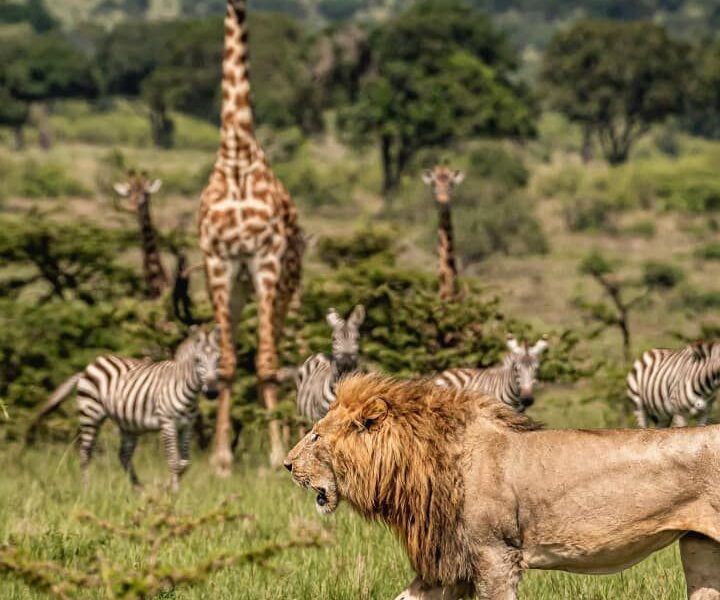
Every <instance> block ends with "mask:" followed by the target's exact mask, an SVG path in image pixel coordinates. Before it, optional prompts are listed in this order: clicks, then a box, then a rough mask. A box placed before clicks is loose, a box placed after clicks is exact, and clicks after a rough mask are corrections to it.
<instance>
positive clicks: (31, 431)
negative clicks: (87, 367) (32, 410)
mask: <svg viewBox="0 0 720 600" xmlns="http://www.w3.org/2000/svg"><path fill="white" fill-rule="evenodd" d="M81 376H82V372H80V373H75V375H72V376H70V377H69V378H68V379H66V380H65V381H64V382H63V383H61V384H60V386H59V387H58V388H57V389H56V390H55V391H54V392H53V393H52V395H51V396H50V398H48V401H47V402H46V403H45V404H43V406H42V408H41V409H40V411H39V412H38V414H37V415H35V418H34V419H33V420H32V422H31V423H30V427H28V429H27V432H26V433H25V443H26V444H32V443H33V442H34V441H35V429H37V426H38V425H39V424H40V421H42V420H43V419H44V418H45V417H46V416H47V415H49V414H50V413H51V412H53V411H54V410H56V409H57V407H58V406H60V404H62V402H63V400H65V398H67V397H68V396H69V395H70V394H72V392H73V390H74V389H75V386H76V385H77V383H78V380H79V379H80V377H81Z"/></svg>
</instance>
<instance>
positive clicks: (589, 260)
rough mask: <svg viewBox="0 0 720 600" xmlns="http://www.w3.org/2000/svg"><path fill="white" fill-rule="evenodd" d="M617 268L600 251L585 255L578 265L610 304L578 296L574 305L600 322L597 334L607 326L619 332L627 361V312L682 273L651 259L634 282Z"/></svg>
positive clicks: (629, 356)
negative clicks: (639, 277)
mask: <svg viewBox="0 0 720 600" xmlns="http://www.w3.org/2000/svg"><path fill="white" fill-rule="evenodd" d="M617 267H618V266H617V265H616V264H613V263H612V262H611V261H609V260H608V259H607V258H606V257H604V256H603V255H602V254H599V253H597V252H592V253H590V254H588V255H587V256H586V257H585V258H584V259H583V261H582V262H581V264H580V272H581V273H583V274H584V275H589V276H590V277H592V278H593V279H594V280H595V281H596V282H597V283H598V284H599V285H600V287H601V288H602V290H603V292H604V293H605V295H606V296H607V298H608V300H609V301H610V303H609V304H607V303H605V302H602V301H600V302H588V301H586V300H583V299H578V300H577V304H578V306H579V307H580V308H581V309H583V310H584V311H585V312H586V314H587V315H588V317H589V318H590V319H591V320H592V321H595V322H596V323H597V324H598V325H599V329H598V330H597V331H596V332H595V334H596V335H597V334H598V333H600V332H601V331H603V330H604V329H607V328H610V327H615V328H617V329H618V330H619V331H620V334H621V336H622V348H623V359H624V360H625V363H626V364H628V363H629V362H630V360H631V359H632V353H631V348H632V338H631V330H630V313H631V312H632V311H633V310H634V309H635V308H639V307H640V306H642V305H644V304H647V302H648V301H649V300H650V294H651V293H652V292H653V291H665V290H670V289H672V288H674V287H675V286H676V285H677V284H678V283H679V282H680V280H681V279H682V277H683V275H682V272H681V271H680V270H679V269H677V268H676V267H674V266H672V265H668V264H665V263H660V262H653V261H651V262H648V263H646V264H645V266H644V270H643V275H642V278H641V279H640V280H639V281H635V280H633V279H631V278H623V277H621V276H620V275H619V274H618V272H617Z"/></svg>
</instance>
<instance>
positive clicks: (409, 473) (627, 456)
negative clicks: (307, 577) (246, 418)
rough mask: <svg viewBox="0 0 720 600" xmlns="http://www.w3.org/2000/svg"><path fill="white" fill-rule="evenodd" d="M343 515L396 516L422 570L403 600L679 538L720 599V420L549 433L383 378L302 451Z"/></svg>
mask: <svg viewBox="0 0 720 600" xmlns="http://www.w3.org/2000/svg"><path fill="white" fill-rule="evenodd" d="M285 466H286V467H287V468H288V469H289V470H291V471H292V475H293V479H294V480H295V481H296V482H297V483H298V484H300V485H301V486H303V487H306V488H311V489H313V490H314V491H315V492H316V493H317V505H318V510H320V512H323V513H330V512H332V511H334V510H335V508H336V507H337V505H338V503H339V501H340V500H341V499H344V500H345V501H347V502H348V503H349V504H350V505H351V506H352V507H353V508H354V509H355V510H357V511H358V512H359V513H360V514H362V515H363V516H365V517H366V518H368V519H382V520H383V521H385V522H386V523H387V524H388V525H389V526H390V527H391V528H392V529H393V531H394V532H395V533H396V534H397V535H398V537H399V538H400V540H401V541H402V542H403V544H404V546H405V548H406V550H407V553H408V556H409V558H410V562H411V564H412V566H413V569H414V570H415V571H416V573H417V578H416V579H415V580H414V581H413V582H412V583H411V584H410V586H409V587H408V588H407V589H406V590H405V591H403V592H402V593H401V594H400V595H399V596H398V597H397V599H396V600H400V599H403V600H435V599H437V600H440V599H443V600H448V599H452V598H464V597H471V596H473V595H474V596H478V597H480V598H484V599H487V600H515V599H516V598H517V586H518V583H519V581H520V576H521V574H522V572H523V570H525V569H528V568H541V569H562V570H567V571H573V572H578V573H610V572H615V571H619V570H622V569H625V568H627V567H629V566H631V565H633V564H635V563H637V562H639V561H640V560H642V559H643V558H645V557H646V556H648V555H649V554H651V553H652V552H654V551H656V550H658V549H660V548H662V547H664V546H667V545H669V544H671V543H673V542H674V541H675V540H678V539H679V540H680V553H681V558H682V562H683V568H684V571H685V578H686V581H687V589H688V598H690V599H691V600H720V426H713V427H703V428H685V429H673V430H599V431H581V430H565V431H550V430H542V429H541V428H539V427H538V426H537V425H535V424H534V423H533V422H531V421H530V420H528V419H527V418H526V417H524V416H523V415H519V414H517V413H516V412H514V411H512V410H510V409H509V408H507V407H505V406H504V405H503V404H502V403H500V402H498V401H497V400H495V399H493V398H488V397H485V396H482V395H478V394H475V393H472V392H463V391H459V390H453V389H448V388H440V387H437V386H434V385H432V384H431V383H428V382H422V381H420V382H418V381H413V382H408V381H397V380H393V379H388V378H383V377H380V376H377V375H358V376H353V377H351V378H348V379H345V380H343V381H342V382H341V383H340V384H339V385H338V387H337V401H336V402H335V404H334V405H333V407H332V408H331V410H330V412H329V413H328V414H327V416H326V417H325V418H323V419H322V420H321V421H319V422H318V423H317V424H316V425H315V427H314V428H313V430H312V431H311V432H310V433H309V434H308V435H307V436H305V437H304V438H303V439H302V440H301V441H300V442H299V443H298V444H297V446H296V447H295V448H293V450H291V452H290V453H289V454H288V456H287V459H286V461H285Z"/></svg>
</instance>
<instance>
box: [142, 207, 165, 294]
mask: <svg viewBox="0 0 720 600" xmlns="http://www.w3.org/2000/svg"><path fill="white" fill-rule="evenodd" d="M137 214H138V225H139V226H140V236H141V238H142V251H143V273H144V277H145V285H146V287H147V291H148V295H149V296H150V297H152V298H156V297H158V296H159V295H160V294H161V293H162V291H163V288H164V287H165V286H166V285H167V282H168V279H167V274H166V273H165V269H164V268H163V265H162V261H161V260H160V251H159V250H158V243H157V232H156V231H155V227H154V226H153V222H152V218H151V217H150V198H149V197H148V196H146V197H145V198H144V199H143V201H140V202H138V208H137Z"/></svg>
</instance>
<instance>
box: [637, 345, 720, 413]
mask: <svg viewBox="0 0 720 600" xmlns="http://www.w3.org/2000/svg"><path fill="white" fill-rule="evenodd" d="M718 387H720V344H719V343H717V342H699V343H697V344H691V345H689V346H686V347H685V348H681V349H680V350H668V349H665V348H656V349H653V350H648V351H647V352H644V353H643V355H642V356H641V357H640V358H639V359H638V360H636V361H635V363H634V364H633V367H632V369H631V371H630V373H629V374H628V377H627V391H628V396H629V397H630V400H631V401H632V402H633V404H634V405H635V417H636V419H637V423H638V425H639V426H640V427H647V426H648V417H649V418H650V419H651V420H653V421H655V422H656V423H657V422H660V421H663V420H664V421H667V420H670V421H671V423H672V425H673V426H676V427H683V426H685V425H687V424H688V418H689V417H697V422H698V424H699V425H704V424H705V423H706V422H707V417H708V414H709V412H710V410H711V408H712V403H713V400H714V397H715V392H716V390H717V389H718Z"/></svg>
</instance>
